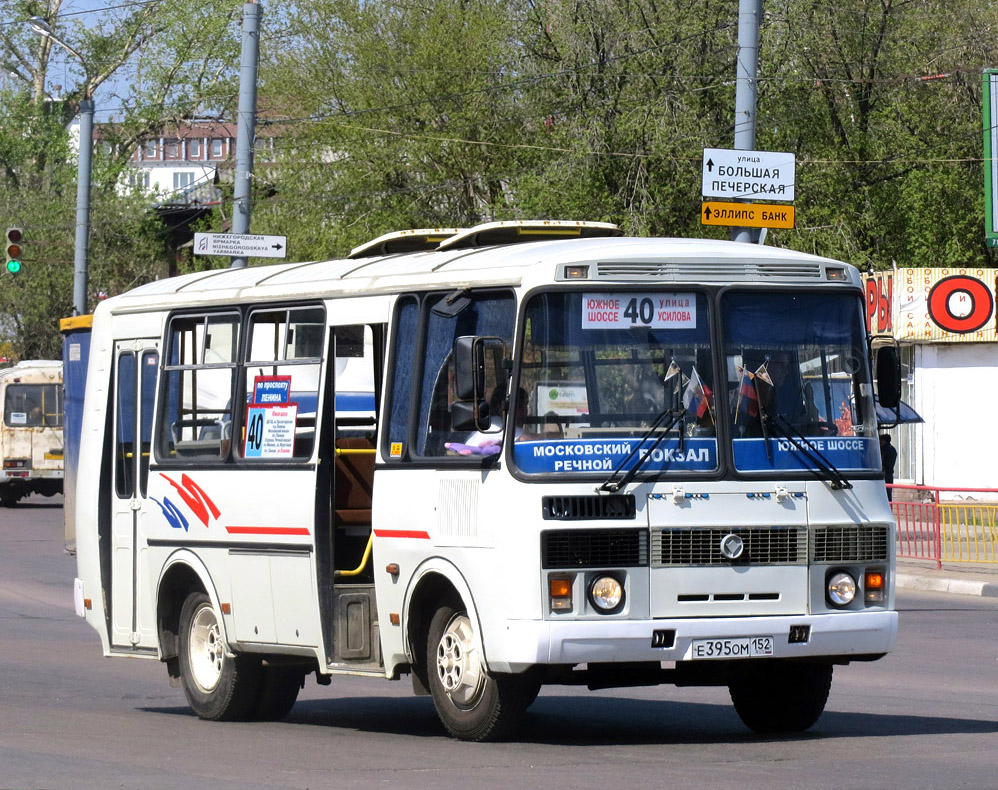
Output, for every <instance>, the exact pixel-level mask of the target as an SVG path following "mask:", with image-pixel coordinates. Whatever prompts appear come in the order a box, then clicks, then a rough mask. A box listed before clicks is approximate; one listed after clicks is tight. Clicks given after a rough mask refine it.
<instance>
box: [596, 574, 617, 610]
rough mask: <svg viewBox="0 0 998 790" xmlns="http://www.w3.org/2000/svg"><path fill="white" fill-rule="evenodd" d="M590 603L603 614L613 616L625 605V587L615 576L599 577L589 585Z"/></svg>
mask: <svg viewBox="0 0 998 790" xmlns="http://www.w3.org/2000/svg"><path fill="white" fill-rule="evenodd" d="M589 602H590V603H591V604H592V605H593V608H594V609H596V610H597V611H598V612H601V613H602V614H613V613H614V612H616V611H619V610H620V608H621V607H622V606H623V605H624V586H623V585H622V584H621V583H620V580H619V579H617V578H616V577H614V576H597V577H596V578H594V579H593V580H592V583H591V584H590V585H589Z"/></svg>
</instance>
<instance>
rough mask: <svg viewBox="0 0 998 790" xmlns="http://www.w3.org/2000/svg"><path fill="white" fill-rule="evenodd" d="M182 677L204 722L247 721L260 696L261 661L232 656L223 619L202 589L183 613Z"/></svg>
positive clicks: (181, 627)
mask: <svg viewBox="0 0 998 790" xmlns="http://www.w3.org/2000/svg"><path fill="white" fill-rule="evenodd" d="M180 677H181V682H182V684H183V687H184V694H185V695H186V696H187V702H188V703H189V704H190V706H191V707H192V708H193V709H194V712H195V713H196V714H197V715H198V717H199V718H202V719H209V720H212V721H232V720H236V719H243V718H246V717H247V716H248V715H249V714H250V711H251V708H252V707H253V705H254V703H255V702H256V701H257V699H258V696H259V691H260V662H259V661H258V660H257V661H254V660H249V659H245V658H243V657H240V656H232V655H230V654H229V650H228V646H227V645H226V644H225V638H224V636H223V632H222V622H221V619H220V618H219V616H218V613H217V612H216V611H215V608H214V607H213V606H212V605H211V599H210V598H208V596H207V595H206V594H205V593H203V592H201V591H200V590H199V591H197V592H193V593H191V594H190V595H188V596H187V600H185V601H184V606H183V608H182V609H181V610H180Z"/></svg>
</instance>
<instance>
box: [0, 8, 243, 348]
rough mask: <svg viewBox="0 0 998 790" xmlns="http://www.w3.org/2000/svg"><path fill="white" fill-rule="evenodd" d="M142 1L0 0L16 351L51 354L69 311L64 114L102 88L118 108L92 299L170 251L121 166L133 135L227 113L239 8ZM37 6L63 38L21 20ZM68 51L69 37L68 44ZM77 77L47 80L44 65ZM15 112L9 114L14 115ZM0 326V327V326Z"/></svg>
mask: <svg viewBox="0 0 998 790" xmlns="http://www.w3.org/2000/svg"><path fill="white" fill-rule="evenodd" d="M240 6H241V4H239V3H237V2H234V0H226V1H225V2H215V3H209V4H207V5H194V6H191V5H190V4H188V3H186V2H183V0H151V2H146V3H124V4H117V5H111V6H109V7H108V8H106V9H103V10H99V11H88V12H79V11H76V10H73V11H68V12H65V11H64V10H63V5H62V0H46V2H37V1H36V0H0V15H2V17H0V18H5V19H8V20H11V21H10V22H9V23H7V24H0V60H2V62H3V63H4V65H5V69H6V73H7V75H9V76H8V78H7V79H6V80H5V83H6V85H5V86H0V111H2V112H3V113H4V118H5V123H4V124H3V125H2V126H0V218H4V219H6V221H7V222H8V224H18V225H20V226H22V227H23V228H24V231H25V239H26V242H25V257H24V262H25V266H24V269H23V271H22V272H21V273H20V274H18V275H17V276H16V277H12V276H10V275H4V280H3V287H2V288H0V316H4V319H3V320H2V321H0V327H3V328H5V329H6V331H7V332H8V333H9V334H11V335H12V340H13V343H14V347H15V349H16V351H17V353H18V355H19V356H22V357H26V356H30V357H54V356H58V355H59V339H60V338H59V331H58V320H59V318H61V317H64V316H68V315H70V314H71V311H72V280H73V266H72V261H73V247H74V235H75V227H76V220H75V194H76V162H75V157H76V149H75V143H74V141H73V139H72V134H71V132H70V130H69V129H68V128H67V125H68V123H69V122H70V121H71V120H72V118H73V117H74V116H76V114H77V113H78V110H79V103H80V101H81V100H82V99H83V98H85V97H88V96H93V95H95V94H96V95H97V97H98V110H99V111H100V109H101V108H102V107H103V108H104V109H105V111H111V112H114V113H115V115H116V116H117V122H116V123H115V124H112V125H109V126H107V127H105V129H104V131H105V134H104V135H103V136H102V138H101V141H100V143H101V144H100V145H98V146H97V147H96V149H95V151H94V176H93V198H92V210H91V233H90V256H89V259H90V294H89V298H90V300H91V303H93V302H94V301H95V300H96V299H99V298H101V297H103V296H105V295H113V294H115V293H118V292H120V291H121V290H124V289H127V288H131V287H134V286H135V285H138V284H141V283H143V282H147V281H148V280H150V279H153V278H154V277H156V276H159V275H160V274H161V273H162V272H164V271H165V269H166V263H167V261H168V260H169V257H170V255H171V251H170V250H168V249H167V247H166V234H165V233H164V232H163V227H162V223H160V222H159V221H158V220H157V219H156V217H155V215H154V214H152V212H151V211H150V206H149V205H148V203H147V201H144V200H142V199H141V198H140V197H139V196H137V195H132V194H126V193H124V192H123V190H122V188H121V174H122V170H123V168H124V167H125V164H126V162H127V159H128V156H129V155H130V154H131V152H132V151H133V150H134V148H135V146H136V145H137V144H138V142H139V141H141V140H142V139H144V138H145V137H147V136H148V135H150V134H152V133H154V132H155V133H158V131H159V130H160V129H161V128H162V126H163V125H164V124H165V123H166V122H167V121H169V120H170V119H177V118H190V117H193V116H195V115H198V114H201V113H204V112H216V113H224V112H225V111H226V108H227V107H228V106H229V105H230V104H232V103H234V96H235V94H234V91H233V84H234V76H235V64H237V63H238V42H239V36H238V32H237V30H234V29H233V28H234V27H236V26H237V20H238V9H239V8H240ZM31 16H40V17H41V18H43V19H44V21H45V22H46V23H47V24H48V26H49V27H50V28H51V29H52V30H53V31H54V33H55V35H56V36H58V38H59V39H60V40H61V41H63V42H65V44H66V46H67V47H68V49H64V48H63V47H62V45H60V44H58V43H56V42H55V41H54V40H53V39H51V38H48V37H39V36H37V35H35V34H34V33H33V32H32V31H31V30H30V28H29V27H28V24H27V20H28V18H29V17H31ZM68 50H72V52H69V51H68ZM56 63H59V64H64V73H65V74H66V75H67V76H68V77H69V78H70V81H71V83H72V84H70V85H66V86H63V87H62V90H61V91H59V90H57V91H56V95H55V96H51V95H50V94H49V93H48V89H49V87H50V85H49V83H50V80H49V74H50V71H51V69H52V67H53V64H56ZM12 119H13V121H14V122H11V123H8V122H7V121H10V120H12ZM0 331H3V329H0Z"/></svg>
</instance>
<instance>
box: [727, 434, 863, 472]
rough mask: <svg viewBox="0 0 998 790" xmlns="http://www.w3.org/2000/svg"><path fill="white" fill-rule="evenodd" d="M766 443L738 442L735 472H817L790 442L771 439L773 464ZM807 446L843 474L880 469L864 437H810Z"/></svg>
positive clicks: (736, 443) (759, 440)
mask: <svg viewBox="0 0 998 790" xmlns="http://www.w3.org/2000/svg"><path fill="white" fill-rule="evenodd" d="M766 441H767V440H766V439H735V440H734V442H733V443H732V444H733V445H734V454H735V468H736V469H738V471H740V472H766V471H797V470H800V469H814V468H815V467H814V463H813V462H812V461H811V460H809V459H808V457H807V456H806V455H805V454H804V453H802V452H801V451H800V450H798V449H797V448H796V447H795V446H794V444H793V442H791V441H789V440H788V439H769V440H768V441H769V446H770V449H771V450H772V455H773V460H772V461H770V460H769V457H768V456H767V454H766V445H765V442H766ZM807 442H808V444H809V445H810V446H811V447H813V448H814V449H815V450H817V452H818V453H820V456H819V457H823V458H824V459H826V460H827V461H828V462H830V463H831V464H832V466H834V467H835V468H836V469H838V470H839V471H841V472H855V471H858V470H869V469H878V468H879V461H878V460H877V454H876V452H875V450H874V446H875V442H874V441H873V439H868V438H866V437H863V436H822V437H808V439H807Z"/></svg>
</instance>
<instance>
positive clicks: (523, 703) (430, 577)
mask: <svg viewBox="0 0 998 790" xmlns="http://www.w3.org/2000/svg"><path fill="white" fill-rule="evenodd" d="M448 571H450V573H448ZM412 590H413V591H412V593H411V594H410V595H409V596H408V606H407V607H406V609H405V611H406V613H407V618H406V633H407V638H408V640H409V651H410V657H411V659H412V664H411V668H412V672H413V675H414V678H415V680H414V682H413V685H414V686H415V687H416V688H417V690H419V686H420V685H421V686H422V688H423V689H424V690H427V691H429V693H430V694H431V696H432V697H433V706H434V708H435V709H436V711H437V716H438V717H439V719H440V721H441V723H442V724H443V725H444V728H445V729H446V730H447V731H448V732H449V733H450V734H451V735H452V736H454V737H455V738H459V739H461V740H467V741H493V740H502V739H504V738H507V737H509V736H510V735H512V734H513V733H514V732H515V731H516V729H517V728H518V726H519V724H520V722H521V720H522V718H523V715H524V713H525V712H526V709H527V707H528V706H529V705H530V703H531V702H532V701H533V699H534V697H535V696H536V692H537V685H536V682H535V679H534V678H533V676H530V675H527V674H524V675H508V674H499V673H493V672H490V671H489V669H488V664H487V661H486V655H485V649H484V640H483V638H482V632H481V625H480V620H479V617H478V613H477V611H476V610H475V608H474V604H473V600H472V596H471V591H470V589H469V588H468V586H467V584H466V583H465V581H464V579H463V577H461V576H460V574H459V573H458V572H457V571H456V569H453V568H451V567H449V566H448V565H447V564H446V563H442V562H439V561H436V562H435V561H430V562H429V563H428V565H427V566H426V567H424V568H422V569H420V572H418V573H417V574H416V576H415V577H414V582H413V587H412ZM417 681H418V685H417Z"/></svg>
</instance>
